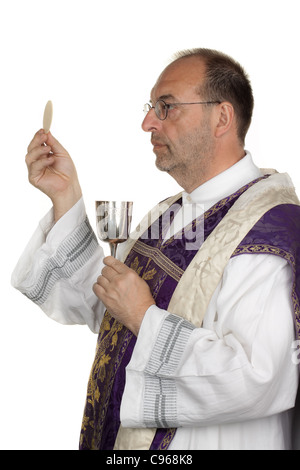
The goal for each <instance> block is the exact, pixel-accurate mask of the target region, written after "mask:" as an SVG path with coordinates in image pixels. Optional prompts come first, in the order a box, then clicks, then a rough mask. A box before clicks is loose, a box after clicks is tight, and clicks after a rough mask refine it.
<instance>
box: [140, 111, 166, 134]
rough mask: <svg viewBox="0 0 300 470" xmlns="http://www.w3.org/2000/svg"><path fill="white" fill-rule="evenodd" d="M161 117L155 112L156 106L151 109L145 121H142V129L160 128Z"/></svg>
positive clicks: (149, 130) (148, 130) (152, 129)
mask: <svg viewBox="0 0 300 470" xmlns="http://www.w3.org/2000/svg"><path fill="white" fill-rule="evenodd" d="M161 122H162V121H160V119H158V117H157V116H156V114H155V111H154V108H152V109H150V111H148V113H147V114H146V116H145V118H144V120H143V122H142V129H143V131H145V132H153V131H154V130H157V129H159V127H160V126H161Z"/></svg>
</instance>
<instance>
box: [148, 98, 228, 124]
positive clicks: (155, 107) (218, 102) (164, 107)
mask: <svg viewBox="0 0 300 470" xmlns="http://www.w3.org/2000/svg"><path fill="white" fill-rule="evenodd" d="M159 103H163V108H159V106H160V105H159ZM220 103H221V101H196V102H194V103H166V102H165V101H164V100H157V101H156V103H155V105H154V106H151V104H149V103H145V104H144V113H145V115H147V114H148V113H149V111H151V109H154V111H155V114H156V116H157V118H158V119H159V120H160V121H165V119H167V117H168V111H169V109H170V108H171V106H174V105H176V106H177V105H187V104H220ZM159 109H161V110H162V109H163V110H164V111H165V114H166V115H165V117H163V118H161V117H159V115H158V114H159V111H158V110H159Z"/></svg>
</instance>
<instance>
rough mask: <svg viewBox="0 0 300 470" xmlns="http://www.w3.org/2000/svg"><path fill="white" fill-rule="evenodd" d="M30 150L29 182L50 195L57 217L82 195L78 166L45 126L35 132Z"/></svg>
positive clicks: (28, 154) (27, 162) (28, 156)
mask: <svg viewBox="0 0 300 470" xmlns="http://www.w3.org/2000/svg"><path fill="white" fill-rule="evenodd" d="M27 152H28V153H27V155H26V159H25V160H26V164H27V167H28V178H29V181H30V183H31V184H32V185H33V186H35V187H36V188H38V189H40V190H41V191H42V192H43V193H45V194H47V196H49V198H50V199H51V201H52V202H53V207H54V215H55V219H56V220H58V219H59V218H60V217H62V215H63V214H64V213H65V212H67V211H68V210H69V209H70V208H71V207H72V206H73V205H74V204H75V203H76V202H77V201H78V200H79V199H80V197H81V195H82V193H81V188H80V184H79V181H78V176H77V172H76V168H75V165H74V163H73V161H72V159H71V157H70V155H69V153H68V152H67V151H66V149H65V148H64V147H63V146H62V145H61V144H60V143H59V142H58V141H57V140H56V139H55V138H54V137H53V135H52V134H51V133H50V132H49V133H48V134H45V133H44V131H43V129H41V130H39V131H38V132H37V133H36V134H35V136H34V137H33V139H32V141H31V142H30V144H29V146H28V149H27Z"/></svg>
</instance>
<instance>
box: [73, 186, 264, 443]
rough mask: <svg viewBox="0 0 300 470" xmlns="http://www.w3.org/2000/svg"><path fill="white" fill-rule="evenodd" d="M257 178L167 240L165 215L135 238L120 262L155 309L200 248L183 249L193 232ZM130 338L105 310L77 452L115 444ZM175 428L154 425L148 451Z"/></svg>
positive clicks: (208, 225)
mask: <svg viewBox="0 0 300 470" xmlns="http://www.w3.org/2000/svg"><path fill="white" fill-rule="evenodd" d="M263 178H265V177H263ZM261 179H262V178H259V179H257V180H255V181H253V182H252V183H250V184H248V185H246V186H244V187H243V188H241V189H240V190H239V191H237V192H236V193H234V194H232V195H231V196H229V197H227V198H225V199H223V200H222V201H220V202H219V203H217V204H216V205H215V206H213V207H212V208H211V209H210V210H208V211H207V212H205V214H204V215H203V216H202V217H199V218H198V219H195V220H194V221H193V222H192V223H191V224H190V225H189V226H188V227H185V228H184V229H183V230H182V231H181V232H180V233H178V234H176V235H175V236H173V237H171V238H170V239H168V240H167V241H166V242H164V241H163V240H164V234H165V232H166V230H167V229H168V228H169V224H165V221H166V217H162V216H160V217H159V219H158V220H157V221H155V222H154V223H153V224H152V225H151V226H150V227H149V229H148V230H147V231H146V232H145V233H144V234H143V235H142V236H141V237H140V239H139V240H137V241H136V243H135V244H134V245H133V248H132V249H131V251H130V252H129V254H128V256H127V258H126V260H125V264H126V265H127V266H129V267H131V268H132V269H133V270H135V271H136V272H137V273H138V274H139V276H141V277H142V278H143V279H144V280H145V281H146V282H147V283H148V285H149V287H150V289H151V292H152V295H153V297H154V299H155V301H156V305H157V306H158V307H160V308H162V309H167V307H168V304H169V302H170V299H171V297H172V294H173V292H174V290H175V288H176V286H177V284H178V282H179V280H180V278H181V276H182V274H183V273H184V271H185V270H186V268H187V267H188V265H189V264H190V262H191V261H192V259H193V258H194V256H195V254H196V253H197V251H198V249H199V246H198V247H196V248H195V249H188V250H187V249H186V246H187V242H188V243H189V244H190V243H191V241H192V236H193V234H195V238H197V237H198V238H199V233H201V231H202V232H203V237H202V238H203V240H206V238H207V237H208V236H209V235H210V233H211V232H212V231H213V230H214V229H215V227H216V226H217V225H218V224H219V222H220V221H221V220H222V219H223V217H224V216H225V215H226V213H227V212H228V210H229V209H230V207H231V206H232V205H233V204H234V202H235V201H236V200H237V199H238V198H239V196H240V195H241V194H242V193H243V192H244V191H246V190H247V189H248V188H249V187H250V186H252V185H253V184H255V183H256V182H257V181H260V180H261ZM180 205H181V200H178V201H177V203H176V208H175V211H174V210H172V209H171V210H170V214H169V215H170V217H169V223H170V222H172V220H173V218H174V215H175V212H176V210H178V208H179V207H180ZM189 246H191V245H189ZM135 341H136V338H135V336H134V335H133V334H132V333H131V332H130V331H129V330H128V329H127V328H125V327H124V326H123V325H122V324H120V323H118V322H117V321H116V320H114V319H113V318H112V317H111V316H110V315H109V313H108V312H106V313H105V316H104V319H103V321H102V325H101V329H100V333H99V337H98V341H97V349H96V355H95V360H94V364H93V367H92V370H91V374H90V379H89V383H88V390H87V399H86V406H85V411H84V416H83V421H82V429H81V436H80V449H81V450H90V449H94V450H110V449H113V447H114V443H115V439H116V435H117V433H118V429H119V426H120V403H121V400H122V395H123V391H124V386H125V367H126V366H127V364H128V363H129V361H130V358H131V355H132V351H133V349H134V345H135ZM175 431H176V430H175V429H174V430H172V429H158V430H157V432H156V435H155V437H154V440H153V443H152V446H151V449H154V450H155V449H161V448H166V447H167V446H168V445H169V443H170V441H171V440H172V438H173V436H174V434H175Z"/></svg>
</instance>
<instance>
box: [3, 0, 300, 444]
mask: <svg viewBox="0 0 300 470" xmlns="http://www.w3.org/2000/svg"><path fill="white" fill-rule="evenodd" d="M298 5H299V0H285V1H279V0H259V1H258V0H252V1H251V2H248V1H247V2H246V1H244V0H227V1H226V2H225V1H223V0H213V1H210V2H209V1H205V2H204V1H203V2H202V1H201V0H185V1H182V0H151V2H148V1H144V0H127V1H126V0H125V1H124V0H114V1H109V2H104V1H102V0H80V1H79V0H51V1H47V2H45V1H43V0H26V1H23V0H0V67H1V75H0V83H1V86H0V132H1V138H0V159H1V184H0V190H1V199H0V201H1V271H0V273H1V281H0V288H1V322H0V347H1V350H0V364H1V371H0V380H1V388H0V391H1V399H0V421H1V426H0V447H1V448H2V449H77V448H78V439H79V432H80V425H81V418H82V413H83V407H84V401H85V392H86V385H87V381H88V376H89V371H90V367H91V364H92V360H93V356H94V349H95V344H96V336H95V335H93V334H92V333H91V332H90V331H89V330H88V328H87V327H79V326H74V327H66V326H61V325H58V324H56V323H55V322H53V321H51V320H49V319H48V318H47V317H46V316H45V315H44V314H43V313H42V312H41V311H40V310H39V309H38V307H36V306H35V305H33V304H31V303H30V302H29V301H28V300H27V299H26V298H25V297H23V296H22V295H21V294H20V293H19V292H17V291H15V290H14V289H13V288H12V287H11V286H10V276H11V272H12V270H13V268H14V266H15V264H16V262H17V260H18V257H19V255H20V254H21V252H22V251H23V249H24V246H25V244H26V243H27V241H28V239H29V238H30V236H31V234H32V232H33V230H34V229H35V227H36V225H37V223H38V221H39V219H40V218H41V217H42V216H43V215H44V213H45V212H46V211H48V209H49V208H50V203H49V201H48V200H47V198H46V196H44V195H43V194H42V193H39V192H38V191H37V190H36V189H34V188H33V187H31V186H30V185H29V183H28V181H27V170H26V166H25V163H24V157H25V154H26V148H27V145H28V143H29V141H30V140H31V138H32V136H33V134H34V133H35V132H36V131H37V130H38V129H39V128H40V127H42V115H43V110H44V106H45V104H46V102H47V101H48V100H50V99H51V100H52V101H53V105H54V118H53V125H52V133H53V134H54V136H56V138H57V139H59V140H60V141H61V143H62V144H63V145H64V146H65V147H66V148H67V149H68V151H69V152H70V154H71V155H72V157H73V159H74V161H75V163H76V166H77V169H78V173H79V176H80V181H81V185H82V188H83V191H84V195H85V203H86V207H87V211H88V215H89V217H90V221H91V223H92V225H93V226H94V200H95V199H127V200H133V201H134V205H135V206H134V207H135V208H134V221H133V223H135V222H138V220H139V219H140V218H141V216H142V215H144V213H145V211H146V210H148V209H150V208H151V207H152V206H153V205H154V204H156V202H158V201H159V200H161V199H164V198H165V197H167V196H169V195H172V194H174V193H175V192H177V191H178V190H180V188H178V186H177V184H176V183H175V182H174V181H172V180H171V179H170V178H169V177H168V176H167V175H165V174H162V173H160V172H158V170H157V169H156V168H155V165H154V155H153V153H152V148H151V145H150V143H149V135H147V134H144V133H143V132H142V130H141V127H140V124H141V121H142V119H143V114H142V109H143V104H144V103H145V102H146V101H148V99H149V94H150V90H151V88H152V86H153V84H154V82H155V80H156V78H157V76H158V75H159V73H160V72H161V70H162V69H163V68H164V67H165V66H166V65H167V63H168V62H169V60H170V59H171V57H172V55H173V53H174V52H176V51H177V50H180V49H185V48H192V47H208V48H214V49H219V50H222V51H223V52H226V53H228V54H229V55H232V56H233V57H234V58H235V59H237V60H238V61H240V62H241V64H242V65H243V66H244V67H245V69H246V71H247V72H248V73H249V75H250V78H251V80H252V85H253V90H254V94H255V102H256V105H255V112H254V118H253V124H252V127H251V130H250V132H249V135H248V138H247V142H246V148H247V149H248V150H250V151H251V153H252V155H253V158H254V160H255V162H256V164H257V165H258V166H260V167H264V168H265V167H273V168H276V169H277V170H278V171H283V172H288V173H289V174H290V175H291V176H292V178H293V181H294V184H295V186H296V189H297V192H298V195H299V194H300V173H299V166H300V165H299V158H300V155H299V148H298V136H299V131H298V130H299V124H300V121H299V109H300V93H299V72H300V66H299V44H300V42H299V39H300V33H299V12H298Z"/></svg>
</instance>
